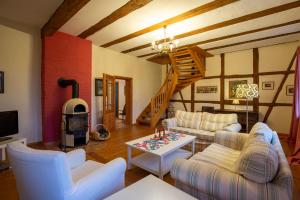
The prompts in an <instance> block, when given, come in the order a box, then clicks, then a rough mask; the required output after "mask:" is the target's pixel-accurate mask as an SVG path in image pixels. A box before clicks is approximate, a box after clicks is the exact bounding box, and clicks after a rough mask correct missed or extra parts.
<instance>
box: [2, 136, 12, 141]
mask: <svg viewBox="0 0 300 200" xmlns="http://www.w3.org/2000/svg"><path fill="white" fill-rule="evenodd" d="M11 139H12V137H1V138H0V142H3V141H6V140H11Z"/></svg>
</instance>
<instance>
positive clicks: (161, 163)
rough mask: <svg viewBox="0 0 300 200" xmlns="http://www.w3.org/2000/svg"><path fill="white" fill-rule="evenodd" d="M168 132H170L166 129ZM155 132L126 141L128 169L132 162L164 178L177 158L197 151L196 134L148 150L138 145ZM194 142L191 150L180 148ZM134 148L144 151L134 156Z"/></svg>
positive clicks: (187, 156)
mask: <svg viewBox="0 0 300 200" xmlns="http://www.w3.org/2000/svg"><path fill="white" fill-rule="evenodd" d="M166 133H169V132H168V131H166ZM154 135H155V134H152V135H148V136H146V137H142V138H138V139H136V140H132V141H129V142H126V145H127V153H128V169H131V167H132V164H134V165H136V166H138V167H140V168H142V169H144V170H146V171H149V172H151V173H153V174H155V175H157V176H159V178H161V179H163V176H164V175H165V174H167V173H168V172H169V171H170V170H171V167H172V164H173V162H174V160H175V159H177V158H189V157H190V156H192V155H193V154H194V151H195V138H196V137H195V136H191V135H186V134H182V135H184V137H180V138H179V139H178V140H176V141H170V142H169V144H165V145H163V146H161V147H160V148H159V149H156V150H146V149H145V148H140V147H137V146H136V145H135V144H137V143H143V141H146V140H149V139H150V138H153V137H154ZM190 143H191V144H192V149H191V151H187V150H183V149H180V148H181V147H183V146H185V145H187V144H190ZM132 148H134V149H138V150H140V151H143V152H144V153H143V154H141V155H138V156H136V157H134V158H132V157H131V154H132Z"/></svg>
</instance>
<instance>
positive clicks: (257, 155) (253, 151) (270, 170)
mask: <svg viewBox="0 0 300 200" xmlns="http://www.w3.org/2000/svg"><path fill="white" fill-rule="evenodd" d="M278 162H279V161H278V154H277V151H276V150H275V148H274V147H273V145H271V144H268V143H266V142H262V141H255V142H251V143H250V144H249V145H248V146H247V147H246V148H244V149H243V151H242V152H241V154H240V156H239V158H238V159H237V161H236V162H235V171H236V172H237V173H239V174H241V175H243V176H244V177H245V178H247V179H249V180H252V181H254V182H256V183H267V182H270V181H272V179H273V178H274V177H275V175H276V173H277V170H278V165H279V164H278Z"/></svg>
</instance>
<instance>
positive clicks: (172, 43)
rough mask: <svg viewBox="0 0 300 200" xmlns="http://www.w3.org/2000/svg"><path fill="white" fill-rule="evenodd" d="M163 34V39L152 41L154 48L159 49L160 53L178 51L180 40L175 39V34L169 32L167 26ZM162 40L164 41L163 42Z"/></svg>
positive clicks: (154, 49)
mask: <svg viewBox="0 0 300 200" xmlns="http://www.w3.org/2000/svg"><path fill="white" fill-rule="evenodd" d="M163 36H164V37H163V39H161V40H156V41H155V40H154V41H152V42H151V44H152V47H151V48H152V50H153V51H157V52H158V53H159V54H168V53H170V52H173V51H174V50H175V51H176V48H177V46H178V40H174V35H172V34H167V26H164V28H163ZM161 41H163V42H162V43H161Z"/></svg>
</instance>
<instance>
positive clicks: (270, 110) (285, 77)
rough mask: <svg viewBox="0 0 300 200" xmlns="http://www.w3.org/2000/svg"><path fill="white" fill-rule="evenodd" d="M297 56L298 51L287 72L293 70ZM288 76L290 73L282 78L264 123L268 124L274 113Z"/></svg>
mask: <svg viewBox="0 0 300 200" xmlns="http://www.w3.org/2000/svg"><path fill="white" fill-rule="evenodd" d="M296 56H297V51H295V53H294V55H293V57H292V60H291V62H290V63H289V66H288V68H287V70H286V71H287V72H289V71H290V70H291V69H292V67H293V64H294V61H295V59H296ZM288 76H289V73H286V74H285V75H284V76H283V78H282V80H281V82H280V85H279V87H278V89H277V92H276V94H275V96H274V98H273V101H272V103H271V105H270V106H269V108H268V110H267V112H266V114H265V117H264V120H263V122H264V123H265V122H267V120H268V118H269V116H270V114H271V112H272V110H273V107H274V105H275V104H276V101H277V98H278V96H279V94H280V92H281V90H282V88H283V86H284V83H285V81H286V79H287V78H288Z"/></svg>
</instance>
